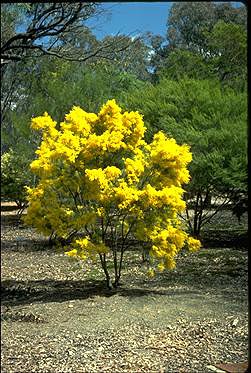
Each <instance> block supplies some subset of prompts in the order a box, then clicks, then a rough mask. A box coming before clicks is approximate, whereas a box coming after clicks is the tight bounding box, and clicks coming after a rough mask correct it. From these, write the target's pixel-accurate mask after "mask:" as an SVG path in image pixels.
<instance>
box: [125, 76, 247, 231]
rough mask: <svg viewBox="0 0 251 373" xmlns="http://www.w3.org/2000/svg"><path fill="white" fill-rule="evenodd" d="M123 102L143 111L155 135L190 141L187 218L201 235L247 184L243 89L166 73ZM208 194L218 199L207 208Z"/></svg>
mask: <svg viewBox="0 0 251 373" xmlns="http://www.w3.org/2000/svg"><path fill="white" fill-rule="evenodd" d="M125 105H126V106H127V107H129V108H130V109H131V110H139V111H140V112H141V113H142V114H143V115H144V119H145V123H146V125H147V126H148V128H149V129H151V133H152V135H153V134H154V133H155V132H156V131H159V130H163V131H164V132H165V133H166V134H167V135H169V136H171V137H174V138H175V139H176V140H177V141H178V143H183V142H186V143H188V144H189V145H191V149H192V153H193V161H192V162H191V165H190V167H189V169H190V173H191V182H190V183H189V186H188V187H187V189H186V191H187V194H186V196H187V199H188V200H190V203H189V204H188V208H187V218H188V223H189V228H190V230H191V231H192V232H193V234H195V235H199V234H200V230H201V228H202V227H203V225H205V224H206V223H207V222H208V221H209V220H210V219H211V218H212V216H214V215H215V214H216V213H217V212H218V211H219V210H220V209H222V208H224V206H226V205H227V204H229V203H230V202H231V201H233V200H234V195H235V193H236V191H242V192H244V193H245V192H246V190H247V126H246V119H247V118H246V115H247V114H246V113H247V97H246V95H245V93H238V92H236V91H234V90H232V89H229V88H228V89H224V90H223V89H222V88H221V86H220V83H219V82H217V81H213V80H211V81H209V80H198V81H196V80H187V79H186V80H179V81H171V80H166V79H163V80H161V81H160V82H159V84H157V85H156V86H153V85H151V84H150V83H148V84H147V86H146V87H144V89H140V90H136V91H135V92H134V93H132V92H130V93H128V94H127V95H126V97H125ZM223 144H224V145H223ZM210 196H213V198H214V205H212V206H211V209H210V210H208V201H209V197H210ZM191 212H192V213H191Z"/></svg>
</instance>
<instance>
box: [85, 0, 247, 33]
mask: <svg viewBox="0 0 251 373" xmlns="http://www.w3.org/2000/svg"><path fill="white" fill-rule="evenodd" d="M172 4H173V2H168V1H160V2H154V1H151V2H140V1H136V2H126V1H125V2H106V3H102V7H103V8H104V9H105V10H106V11H108V12H109V14H107V15H101V16H100V17H99V18H97V19H94V20H93V19H92V20H90V21H89V22H87V23H86V25H87V26H89V27H91V28H92V29H93V33H94V34H95V35H96V37H97V38H98V39H102V38H103V37H104V36H106V35H116V34H117V33H120V34H126V35H131V36H136V35H138V34H140V33H143V32H146V31H150V32H152V33H153V34H155V35H156V34H159V35H161V36H165V35H166V28H167V27H166V23H167V18H168V14H169V11H170V8H171V7H172ZM232 4H233V5H234V6H240V5H242V3H240V2H232Z"/></svg>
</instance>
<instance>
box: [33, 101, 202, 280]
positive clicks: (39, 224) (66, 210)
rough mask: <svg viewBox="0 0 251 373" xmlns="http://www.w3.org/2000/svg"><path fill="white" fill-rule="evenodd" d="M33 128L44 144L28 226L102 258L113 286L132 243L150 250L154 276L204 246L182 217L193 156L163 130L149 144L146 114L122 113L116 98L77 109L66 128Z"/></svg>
mask: <svg viewBox="0 0 251 373" xmlns="http://www.w3.org/2000/svg"><path fill="white" fill-rule="evenodd" d="M32 128H33V129H35V130H41V131H42V134H43V139H42V143H41V146H40V147H39V149H38V150H37V151H36V153H37V155H38V158H37V159H35V160H34V161H33V162H32V163H31V169H32V171H33V172H34V173H35V174H37V175H38V176H39V177H40V182H39V184H38V185H37V187H36V188H33V189H32V188H28V201H29V208H28V213H27V217H26V223H28V224H31V225H33V226H34V227H36V228H37V229H38V230H39V231H40V232H42V233H43V234H45V235H53V236H54V237H57V238H61V239H63V240H64V241H65V242H69V246H68V249H65V250H67V251H66V254H67V255H68V256H70V257H75V258H79V259H81V260H85V259H87V258H92V259H95V257H96V256H97V255H98V256H99V258H100V261H101V265H102V268H103V270H104V272H105V275H106V280H107V284H108V286H109V287H110V286H111V278H110V274H109V272H108V268H107V257H108V256H112V257H113V259H114V275H115V282H114V285H115V286H117V285H118V283H119V279H120V276H121V268H122V262H123V254H124V252H125V250H126V249H127V248H128V239H129V238H132V237H134V238H136V239H138V240H140V241H144V242H145V243H146V245H147V247H148V248H149V250H150V251H149V253H150V258H151V259H150V264H149V274H150V275H152V274H154V272H155V271H156V270H158V271H163V270H164V269H165V268H168V269H171V268H174V267H175V257H176V255H177V254H178V252H179V251H180V250H181V249H182V248H183V247H187V248H188V249H189V250H190V251H195V250H197V249H199V247H200V242H199V241H197V240H195V239H194V238H192V237H189V236H188V235H187V234H186V233H185V232H184V231H183V230H182V227H181V223H180V221H179V219H178V213H181V212H182V211H183V210H184V208H185V202H184V201H183V199H182V195H183V189H182V184H184V183H187V182H188V181H189V173H188V170H187V165H188V163H189V162H190V161H191V159H192V155H191V153H190V151H189V147H188V146H187V145H182V146H180V145H178V144H177V143H176V141H175V140H174V139H172V138H167V137H166V136H165V135H164V133H162V132H159V133H157V134H156V135H155V136H154V138H153V141H152V143H150V144H147V143H146V142H145V141H144V133H145V130H146V128H145V126H144V123H143V120H142V116H141V115H140V114H139V113H138V112H124V113H122V110H121V108H120V107H119V106H118V105H117V104H116V102H115V100H109V101H108V102H107V103H106V104H105V105H104V106H103V107H102V108H101V110H100V112H99V114H98V115H96V114H93V113H87V112H85V111H84V110H82V109H81V108H80V107H73V109H72V110H71V111H70V113H69V114H67V115H66V116H65V120H64V121H63V122H62V123H60V124H59V125H57V123H56V122H55V121H53V120H52V119H51V117H50V116H49V115H48V114H47V113H45V114H44V115H43V116H40V117H37V118H33V119H32ZM77 233H78V235H77Z"/></svg>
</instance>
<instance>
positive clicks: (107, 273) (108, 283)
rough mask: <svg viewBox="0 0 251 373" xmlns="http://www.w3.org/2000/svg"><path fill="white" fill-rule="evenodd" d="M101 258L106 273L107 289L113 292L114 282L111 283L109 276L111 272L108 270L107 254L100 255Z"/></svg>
mask: <svg viewBox="0 0 251 373" xmlns="http://www.w3.org/2000/svg"><path fill="white" fill-rule="evenodd" d="M99 257H100V261H101V265H102V268H103V271H104V273H105V277H106V285H107V288H108V289H109V290H111V289H112V282H111V278H110V275H109V272H108V269H107V265H106V254H99Z"/></svg>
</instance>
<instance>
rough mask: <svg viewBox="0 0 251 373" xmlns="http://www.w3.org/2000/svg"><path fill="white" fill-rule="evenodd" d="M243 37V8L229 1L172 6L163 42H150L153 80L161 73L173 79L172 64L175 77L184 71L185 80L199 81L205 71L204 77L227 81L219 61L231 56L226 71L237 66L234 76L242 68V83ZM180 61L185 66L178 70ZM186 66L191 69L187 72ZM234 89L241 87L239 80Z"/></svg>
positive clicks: (244, 68) (175, 4)
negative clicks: (151, 44) (194, 63)
mask: <svg viewBox="0 0 251 373" xmlns="http://www.w3.org/2000/svg"><path fill="white" fill-rule="evenodd" d="M217 24H218V26H216V25H217ZM223 25H224V26H223ZM246 34H247V11H246V8H245V6H240V7H238V8H235V7H233V6H232V4H231V3H230V2H228V3H224V4H222V3H213V2H200V3H194V2H189V3H188V2H179V3H178V2H177V3H174V4H173V6H172V8H171V10H170V13H169V17H168V21H167V36H166V39H165V38H162V39H161V38H156V37H155V40H158V42H159V43H157V45H156V43H155V46H154V43H153V54H152V65H153V67H152V69H153V72H154V74H155V79H157V78H158V76H163V74H164V76H169V77H170V78H172V76H173V75H174V76H175V73H174V70H175V67H174V66H175V64H177V65H178V71H179V72H178V74H180V73H181V75H182V76H184V72H185V73H186V75H187V77H191V78H194V79H197V78H199V79H200V78H202V79H203V78H205V76H204V75H205V73H206V70H207V69H208V76H207V77H206V78H211V77H212V75H213V76H215V77H216V78H220V79H221V78H222V77H225V76H227V77H228V78H230V76H231V73H230V74H229V67H227V64H226V63H224V62H223V61H227V58H229V55H230V54H231V58H230V64H231V63H233V64H234V65H235V66H232V67H230V71H231V69H232V68H233V69H235V70H238V67H237V65H239V66H240V67H239V70H238V76H240V75H241V73H240V70H241V69H242V71H243V72H242V77H243V79H244V80H246V75H245V74H246V67H245V66H246V46H247V43H246V37H247V36H246ZM232 35H233V39H232V38H231V36H232ZM220 49H221V51H220ZM222 51H223V52H222ZM221 53H223V56H222V57H221ZM227 55H228V57H227V58H225V57H226V56H227ZM233 56H234V57H233ZM186 58H187V62H186V61H185V59H186ZM193 59H194V62H196V63H198V64H199V66H198V67H199V72H202V76H200V74H199V73H198V71H197V65H194V66H192V62H193ZM231 61H232V62H231ZM181 62H184V66H187V65H188V66H187V67H185V68H183V69H182V65H181ZM202 65H203V67H202ZM188 67H191V68H192V69H191V70H190V71H189V69H188ZM156 74H157V76H156ZM176 75H177V74H176ZM235 75H236V73H235ZM176 78H177V76H175V79H176ZM231 82H232V81H231ZM228 83H230V79H228ZM236 86H237V87H238V86H239V87H241V88H243V87H242V86H241V84H240V79H238V83H237V84H236ZM244 88H245V87H244Z"/></svg>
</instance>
